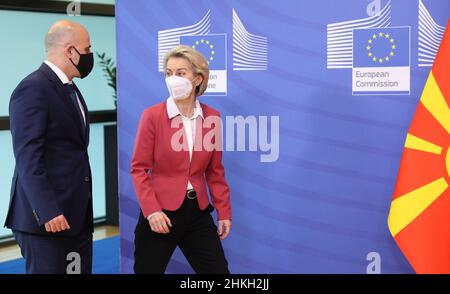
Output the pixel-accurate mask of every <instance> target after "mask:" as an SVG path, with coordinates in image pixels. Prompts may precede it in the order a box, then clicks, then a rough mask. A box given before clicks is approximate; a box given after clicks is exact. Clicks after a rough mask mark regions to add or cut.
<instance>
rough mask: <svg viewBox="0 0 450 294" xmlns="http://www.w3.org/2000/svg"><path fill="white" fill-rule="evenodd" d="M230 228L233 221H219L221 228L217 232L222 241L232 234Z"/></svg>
mask: <svg viewBox="0 0 450 294" xmlns="http://www.w3.org/2000/svg"><path fill="white" fill-rule="evenodd" d="M230 228H231V220H229V219H224V220H220V221H219V227H218V231H217V232H218V233H219V237H220V240H224V239H225V238H226V237H227V236H228V234H229V233H230Z"/></svg>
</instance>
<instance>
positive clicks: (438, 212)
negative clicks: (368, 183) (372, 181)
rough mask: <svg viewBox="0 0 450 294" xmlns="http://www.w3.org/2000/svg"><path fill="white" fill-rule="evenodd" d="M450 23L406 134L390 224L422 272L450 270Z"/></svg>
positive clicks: (411, 261) (408, 257) (401, 244)
mask: <svg viewBox="0 0 450 294" xmlns="http://www.w3.org/2000/svg"><path fill="white" fill-rule="evenodd" d="M449 106H450V21H449V24H448V25H447V29H446V31H445V33H444V37H443V38H442V42H441V45H440V47H439V51H438V53H437V55H436V58H435V60H434V64H433V67H432V69H431V72H430V74H429V76H428V80H427V82H426V84H425V88H424V89H423V93H422V96H421V98H420V102H419V105H418V107H417V110H416V113H415V115H414V118H413V121H412V123H411V126H410V128H409V132H408V134H407V136H406V141H405V148H404V151H403V156H402V160H401V163H400V170H399V175H398V179H397V184H396V186H395V191H394V196H393V199H392V203H391V209H390V212H389V218H388V226H389V230H390V231H391V234H392V236H393V237H394V239H395V241H396V243H397V245H398V246H399V247H400V249H401V251H402V252H403V254H404V255H405V257H406V258H407V259H408V262H409V263H410V264H411V266H412V267H413V269H414V270H415V271H416V273H450V108H449Z"/></svg>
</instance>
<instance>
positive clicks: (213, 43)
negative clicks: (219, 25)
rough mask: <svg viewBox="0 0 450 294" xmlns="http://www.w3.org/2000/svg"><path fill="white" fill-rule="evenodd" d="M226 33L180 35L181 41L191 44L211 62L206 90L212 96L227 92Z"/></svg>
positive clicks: (222, 94)
mask: <svg viewBox="0 0 450 294" xmlns="http://www.w3.org/2000/svg"><path fill="white" fill-rule="evenodd" d="M226 42H227V36H226V34H208V35H194V36H180V43H181V44H184V45H187V46H191V47H192V48H194V49H196V50H197V51H199V52H200V53H202V54H203V56H204V57H205V58H206V60H207V62H208V64H209V82H208V89H207V90H206V91H207V92H208V93H209V95H210V96H224V95H226V94H227V61H226V51H225V50H226V48H227V46H226Z"/></svg>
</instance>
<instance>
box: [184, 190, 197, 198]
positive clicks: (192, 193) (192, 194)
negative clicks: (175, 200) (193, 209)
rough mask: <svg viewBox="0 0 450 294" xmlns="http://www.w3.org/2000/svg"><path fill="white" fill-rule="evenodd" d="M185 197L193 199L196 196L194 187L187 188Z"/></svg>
mask: <svg viewBox="0 0 450 294" xmlns="http://www.w3.org/2000/svg"><path fill="white" fill-rule="evenodd" d="M186 198H188V199H195V198H197V193H196V192H195V190H194V189H189V190H187V191H186Z"/></svg>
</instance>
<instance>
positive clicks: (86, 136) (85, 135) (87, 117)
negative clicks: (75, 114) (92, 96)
mask: <svg viewBox="0 0 450 294" xmlns="http://www.w3.org/2000/svg"><path fill="white" fill-rule="evenodd" d="M73 85H74V86H75V91H76V92H77V95H78V99H80V102H81V105H82V106H83V111H84V116H85V118H86V124H85V126H86V127H85V132H84V140H85V143H86V146H88V145H89V132H90V128H89V110H88V108H87V105H86V101H84V98H83V95H82V94H81V92H80V90H79V89H78V87H77V85H75V83H73Z"/></svg>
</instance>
